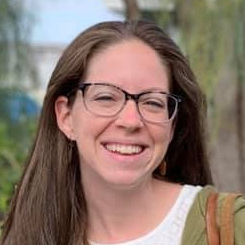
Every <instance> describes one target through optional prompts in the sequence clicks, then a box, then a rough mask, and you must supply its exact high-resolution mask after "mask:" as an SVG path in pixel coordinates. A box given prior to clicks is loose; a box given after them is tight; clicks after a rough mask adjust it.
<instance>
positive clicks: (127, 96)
mask: <svg viewBox="0 0 245 245" xmlns="http://www.w3.org/2000/svg"><path fill="white" fill-rule="evenodd" d="M93 85H103V86H109V87H114V88H116V89H118V90H120V91H121V92H123V94H124V97H125V101H124V103H123V105H122V107H121V108H120V110H118V111H117V112H116V113H115V114H113V115H100V114H97V113H95V112H93V111H91V110H90V109H89V108H88V107H87V105H86V102H85V89H86V88H87V87H88V86H93ZM77 89H79V90H80V91H81V92H82V95H83V100H84V105H85V107H86V109H87V110H88V111H89V112H91V113H92V114H95V115H97V116H101V117H114V116H116V115H117V114H119V113H120V111H122V110H123V108H124V107H125V105H126V103H127V101H128V100H130V99H131V100H133V101H134V102H135V104H136V107H137V110H138V113H139V115H140V116H141V118H143V119H144V120H146V121H148V122H150V123H157V124H159V123H160V122H159V123H158V122H153V121H149V120H147V119H145V117H144V116H143V115H142V114H141V112H140V110H139V105H138V103H139V99H140V97H141V96H142V95H144V94H150V93H160V94H165V95H168V96H169V97H171V98H172V99H174V100H175V102H176V109H175V111H174V113H173V115H172V117H171V119H170V120H169V121H166V122H163V123H164V124H165V123H169V122H170V121H172V120H173V119H174V118H175V116H176V114H177V111H178V105H179V103H181V102H182V97H181V96H179V95H175V94H172V93H167V92H163V91H146V92H142V93H139V94H131V93H128V92H127V91H125V90H123V89H122V88H120V87H118V86H115V85H113V84H108V83H98V82H97V83H87V82H85V83H81V84H79V86H78V87H77Z"/></svg>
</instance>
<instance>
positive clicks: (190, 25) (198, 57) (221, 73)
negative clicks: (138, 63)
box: [167, 0, 245, 192]
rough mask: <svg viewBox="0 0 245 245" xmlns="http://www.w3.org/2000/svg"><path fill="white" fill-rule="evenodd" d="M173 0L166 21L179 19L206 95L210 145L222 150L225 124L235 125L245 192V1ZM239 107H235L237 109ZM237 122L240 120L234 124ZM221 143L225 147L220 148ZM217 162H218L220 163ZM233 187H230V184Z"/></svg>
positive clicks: (182, 38) (181, 40) (177, 22)
mask: <svg viewBox="0 0 245 245" xmlns="http://www.w3.org/2000/svg"><path fill="white" fill-rule="evenodd" d="M173 2H174V3H175V10H174V11H173V13H172V16H174V17H172V18H168V19H167V21H173V20H174V21H175V22H173V23H172V25H175V27H176V29H177V30H178V33H179V35H178V37H179V39H178V42H179V44H180V45H181V46H182V49H183V50H184V51H185V52H186V54H187V56H188V58H189V61H190V64H191V66H192V68H193V70H194V71H195V73H196V76H197V80H198V81H199V83H200V85H201V87H202V88H203V90H204V91H205V93H206V95H207V102H208V108H209V110H208V119H209V126H210V132H211V133H210V136H211V140H210V141H211V142H210V146H209V148H210V149H216V150H217V149H219V150H220V151H222V143H226V142H219V140H220V139H219V138H218V136H219V135H220V132H221V131H220V130H221V129H220V127H221V125H224V124H226V129H229V130H230V128H231V127H232V128H233V127H234V128H235V127H236V135H237V147H236V148H235V149H236V150H237V155H238V157H237V160H233V162H232V165H233V166H234V165H235V166H236V165H237V166H238V167H233V169H236V171H237V173H236V176H237V177H238V176H240V178H236V179H233V182H238V180H239V179H240V189H241V191H244V192H245V189H244V188H245V185H244V179H245V167H244V164H245V162H244V161H245V157H244V116H245V115H244V107H243V106H244V81H245V68H244V67H245V42H244V40H245V18H244V16H245V7H244V6H245V1H243V0H235V1H224V0H213V1H210V0H202V1H200V0H187V1H182V0H173ZM232 81H236V91H237V92H236V95H235V94H232V96H236V99H235V100H234V102H235V103H234V105H233V107H231V106H230V104H231V102H233V100H229V104H228V103H226V101H227V100H228V98H227V97H228V96H227V94H231V93H232V89H231V88H232V86H233V84H235V83H234V82H233V83H232ZM221 87H225V88H227V89H226V90H225V93H226V94H219V93H220V92H219V89H220V88H221ZM225 106H226V108H225ZM228 106H229V107H230V109H229V110H230V111H229V110H228ZM231 108H232V109H233V110H231ZM235 108H236V110H234V109H235ZM228 113H229V115H228ZM224 114H227V116H226V119H227V118H228V119H232V120H230V121H228V120H224V119H223V118H224ZM235 118H236V119H235ZM221 121H222V124H221ZM235 121H236V124H235V123H234V122H235ZM233 125H234V126H233ZM235 125H236V126H235ZM234 133H235V131H234V132H233V131H232V132H231V133H230V134H234ZM223 134H224V131H223ZM228 137H229V136H227V137H226V139H227V138H228ZM228 140H229V138H228ZM220 143H221V146H219V148H217V145H219V144H220ZM214 153H215V152H214V151H213V152H211V154H212V155H214ZM224 153H225V152H223V154H224ZM219 164H220V165H221V164H222V165H223V168H224V163H223V162H222V163H219ZM230 164H231V163H229V165H230ZM213 165H216V166H217V162H216V163H215V164H213ZM220 169H221V168H220ZM223 173H224V172H223ZM224 182H227V181H224ZM228 185H229V184H227V185H226V187H225V188H229V186H228ZM223 187H224V186H223Z"/></svg>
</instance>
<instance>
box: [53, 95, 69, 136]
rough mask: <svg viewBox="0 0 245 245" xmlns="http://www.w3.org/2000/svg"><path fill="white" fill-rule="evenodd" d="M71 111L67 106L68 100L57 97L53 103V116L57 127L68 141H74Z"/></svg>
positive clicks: (63, 97)
mask: <svg viewBox="0 0 245 245" xmlns="http://www.w3.org/2000/svg"><path fill="white" fill-rule="evenodd" d="M71 110H72V107H71V106H69V105H68V98H67V97H65V96H59V97H58V98H57V100H56V101H55V114H56V120H57V124H58V127H59V129H60V130H61V131H62V132H63V133H64V134H65V135H66V137H67V138H68V139H70V140H74V134H73V127H72V119H71Z"/></svg>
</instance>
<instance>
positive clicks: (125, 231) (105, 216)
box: [83, 178, 177, 242]
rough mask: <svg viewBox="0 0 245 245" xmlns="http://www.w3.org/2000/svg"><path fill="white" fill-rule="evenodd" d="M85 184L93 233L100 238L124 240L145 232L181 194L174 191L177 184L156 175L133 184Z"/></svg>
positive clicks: (95, 238) (155, 224)
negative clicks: (122, 185) (127, 186)
mask: <svg viewBox="0 0 245 245" xmlns="http://www.w3.org/2000/svg"><path fill="white" fill-rule="evenodd" d="M83 186H84V193H85V198H86V200H87V207H88V217H89V236H90V237H91V239H92V240H94V241H99V242H108V241H110V242H121V241H124V240H130V239H134V238H136V237H139V236H141V235H143V234H145V233H146V232H147V231H150V230H152V229H153V228H154V227H156V226H157V224H158V223H160V222H161V220H162V219H163V217H164V216H165V215H166V214H167V213H168V211H169V210H170V209H171V205H172V204H173V202H174V201H175V199H176V198H177V194H176V193H177V192H176V191H175V192H174V191H170V190H171V189H172V188H173V184H170V183H166V182H162V181H158V180H156V179H153V178H151V179H149V181H148V182H146V183H141V184H139V185H137V186H133V187H130V188H116V187H115V186H110V185H102V184H101V183H100V184H99V183H98V184H97V185H96V186H95V183H94V184H93V186H91V185H86V183H83ZM174 186H176V185H174ZM176 190H177V189H176ZM139 222H140V224H141V225H139Z"/></svg>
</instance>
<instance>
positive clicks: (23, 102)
mask: <svg viewBox="0 0 245 245" xmlns="http://www.w3.org/2000/svg"><path fill="white" fill-rule="evenodd" d="M39 112H40V107H39V106H38V104H37V103H36V102H35V101H34V100H33V99H32V98H30V97H29V96H28V95H27V94H25V93H24V92H21V91H4V92H3V91H2V92H1V93H0V119H1V120H4V119H8V120H10V121H11V122H13V123H15V122H16V123H17V122H19V121H20V120H22V119H23V118H35V117H37V116H38V115H39Z"/></svg>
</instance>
